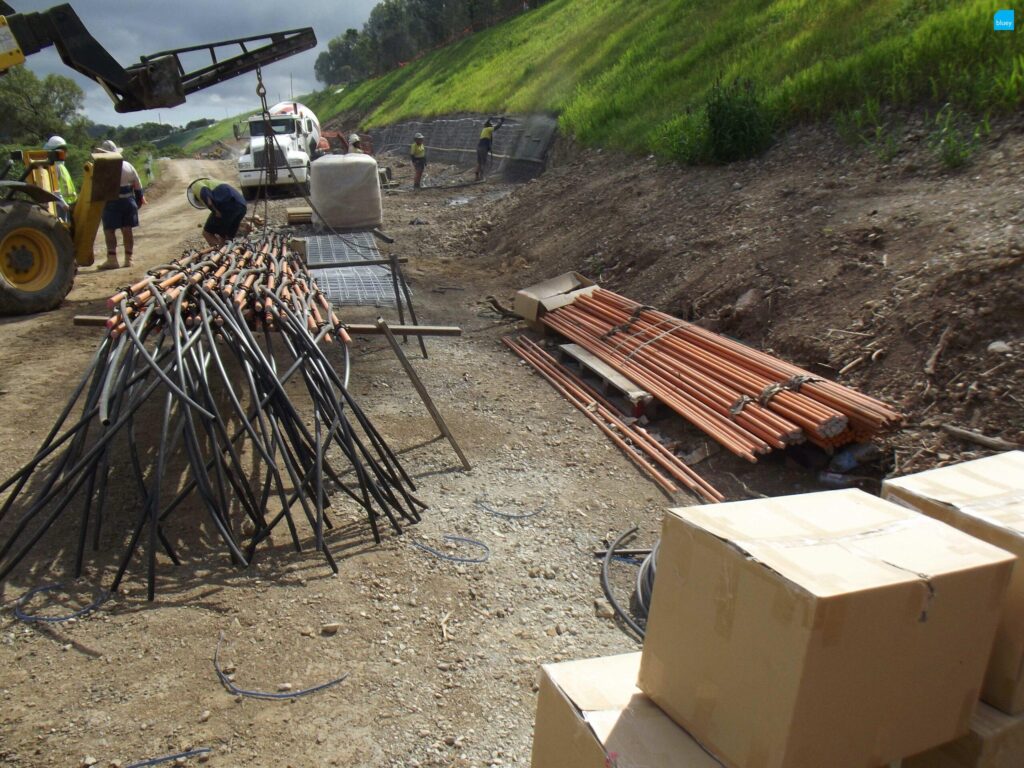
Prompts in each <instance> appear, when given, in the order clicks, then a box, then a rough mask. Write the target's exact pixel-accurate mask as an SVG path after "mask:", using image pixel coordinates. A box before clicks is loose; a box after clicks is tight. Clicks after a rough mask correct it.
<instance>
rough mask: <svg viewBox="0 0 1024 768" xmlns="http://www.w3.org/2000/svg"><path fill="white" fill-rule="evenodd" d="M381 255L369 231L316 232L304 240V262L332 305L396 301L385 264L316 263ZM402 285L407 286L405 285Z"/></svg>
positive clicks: (377, 304) (385, 304)
mask: <svg viewBox="0 0 1024 768" xmlns="http://www.w3.org/2000/svg"><path fill="white" fill-rule="evenodd" d="M380 258H382V257H381V255H380V251H379V250H377V243H376V241H375V240H374V238H373V234H372V233H370V232H353V233H351V234H346V235H317V236H314V237H310V238H308V239H307V240H306V264H307V265H308V266H309V269H310V273H311V274H312V275H313V277H314V279H315V280H316V282H317V284H318V285H319V286H320V290H322V291H323V292H324V293H325V294H326V295H327V298H328V299H329V300H330V302H331V303H332V304H333V305H335V306H350V307H352V306H357V307H367V306H370V307H394V306H396V305H397V302H396V297H395V284H394V281H393V279H392V276H391V270H390V269H389V268H388V267H386V266H382V265H373V266H368V267H363V266H358V267H336V268H329V269H318V268H317V265H318V264H336V263H338V262H350V263H358V262H361V261H374V260H376V259H380ZM400 279H401V278H400ZM405 287H406V288H407V289H408V285H406V286H405ZM409 293H410V294H411V293H412V291H411V290H410V291H409Z"/></svg>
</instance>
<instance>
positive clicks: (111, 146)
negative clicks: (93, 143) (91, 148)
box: [96, 139, 121, 152]
mask: <svg viewBox="0 0 1024 768" xmlns="http://www.w3.org/2000/svg"><path fill="white" fill-rule="evenodd" d="M96 151H97V152H120V151H121V149H120V147H118V146H117V144H115V143H114V142H112V141H111V140H110V139H107V140H106V141H104V142H103V143H102V144H100V145H99V146H98V147H96Z"/></svg>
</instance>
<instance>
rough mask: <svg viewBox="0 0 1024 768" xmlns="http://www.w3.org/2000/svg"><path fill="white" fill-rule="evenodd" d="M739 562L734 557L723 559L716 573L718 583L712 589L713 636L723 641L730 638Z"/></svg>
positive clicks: (737, 584)
mask: <svg viewBox="0 0 1024 768" xmlns="http://www.w3.org/2000/svg"><path fill="white" fill-rule="evenodd" d="M740 562H741V561H740V560H739V559H738V558H735V557H723V558H722V566H721V568H720V570H719V573H718V581H717V583H716V584H715V587H714V601H715V634H717V635H718V636H719V637H721V638H722V639H723V640H728V639H729V638H730V637H732V625H733V621H734V620H735V618H736V603H737V602H739V601H738V600H737V599H736V590H737V589H738V587H739V580H740V575H739V569H740Z"/></svg>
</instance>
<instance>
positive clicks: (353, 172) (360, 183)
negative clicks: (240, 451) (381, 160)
mask: <svg viewBox="0 0 1024 768" xmlns="http://www.w3.org/2000/svg"><path fill="white" fill-rule="evenodd" d="M309 187H310V195H309V197H310V200H312V201H313V206H314V209H313V226H315V227H324V226H325V225H326V226H329V227H333V228H334V229H372V228H374V227H379V226H380V225H381V220H382V218H383V215H384V211H383V207H382V203H381V194H380V179H379V178H378V177H377V161H376V160H374V159H373V158H372V157H370V156H369V155H360V154H356V153H349V154H347V155H324V156H323V157H321V158H318V159H316V160H314V161H313V162H312V163H311V164H310V166H309ZM317 214H319V216H318V215H317Z"/></svg>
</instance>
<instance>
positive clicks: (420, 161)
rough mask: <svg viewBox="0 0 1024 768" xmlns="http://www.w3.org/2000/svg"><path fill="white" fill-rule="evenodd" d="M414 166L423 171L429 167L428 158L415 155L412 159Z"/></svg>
mask: <svg viewBox="0 0 1024 768" xmlns="http://www.w3.org/2000/svg"><path fill="white" fill-rule="evenodd" d="M412 167H413V168H415V169H416V170H417V171H422V170H423V169H424V168H426V167H427V158H425V157H414V158H413V159H412Z"/></svg>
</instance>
